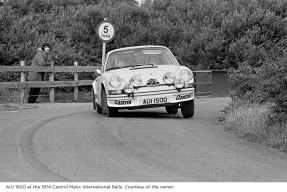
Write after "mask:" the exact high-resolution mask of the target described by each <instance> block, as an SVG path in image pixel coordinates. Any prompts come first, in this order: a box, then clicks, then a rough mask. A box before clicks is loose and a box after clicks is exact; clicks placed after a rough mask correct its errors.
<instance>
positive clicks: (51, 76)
mask: <svg viewBox="0 0 287 192" xmlns="http://www.w3.org/2000/svg"><path fill="white" fill-rule="evenodd" d="M51 66H54V62H51ZM49 81H52V82H54V73H53V72H51V73H49ZM54 102H55V88H54V87H51V88H50V103H54Z"/></svg>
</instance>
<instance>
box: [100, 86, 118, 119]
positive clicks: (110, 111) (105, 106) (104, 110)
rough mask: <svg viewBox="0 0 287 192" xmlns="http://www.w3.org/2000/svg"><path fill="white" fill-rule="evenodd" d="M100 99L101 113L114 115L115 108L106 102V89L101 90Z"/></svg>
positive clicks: (109, 115) (115, 112)
mask: <svg viewBox="0 0 287 192" xmlns="http://www.w3.org/2000/svg"><path fill="white" fill-rule="evenodd" d="M101 99H102V113H103V115H107V116H108V117H114V116H116V115H117V113H118V109H117V108H113V107H109V106H108V102H107V95H106V91H105V90H102V91H101Z"/></svg>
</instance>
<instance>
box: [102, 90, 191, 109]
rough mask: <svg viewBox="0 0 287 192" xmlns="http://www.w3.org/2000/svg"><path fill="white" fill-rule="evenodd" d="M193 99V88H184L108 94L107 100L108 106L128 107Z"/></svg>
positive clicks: (157, 104)
mask: <svg viewBox="0 0 287 192" xmlns="http://www.w3.org/2000/svg"><path fill="white" fill-rule="evenodd" d="M193 99H194V88H184V89H181V90H177V89H169V90H158V91H147V92H135V93H133V94H129V95H128V94H118V95H108V97H107V102H108V106H109V107H116V108H122V109H129V108H146V107H158V106H165V105H171V104H176V103H180V102H183V101H189V100H193Z"/></svg>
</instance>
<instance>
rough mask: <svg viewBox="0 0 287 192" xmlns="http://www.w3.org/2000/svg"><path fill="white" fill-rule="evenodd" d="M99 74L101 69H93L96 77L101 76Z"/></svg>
mask: <svg viewBox="0 0 287 192" xmlns="http://www.w3.org/2000/svg"><path fill="white" fill-rule="evenodd" d="M101 75H102V71H101V70H99V69H97V70H96V71H95V76H96V77H97V76H101Z"/></svg>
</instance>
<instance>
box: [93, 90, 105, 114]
mask: <svg viewBox="0 0 287 192" xmlns="http://www.w3.org/2000/svg"><path fill="white" fill-rule="evenodd" d="M93 107H94V109H95V110H96V111H97V112H98V114H102V112H103V111H102V108H101V106H100V105H99V104H97V103H96V95H95V93H94V92H93Z"/></svg>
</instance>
